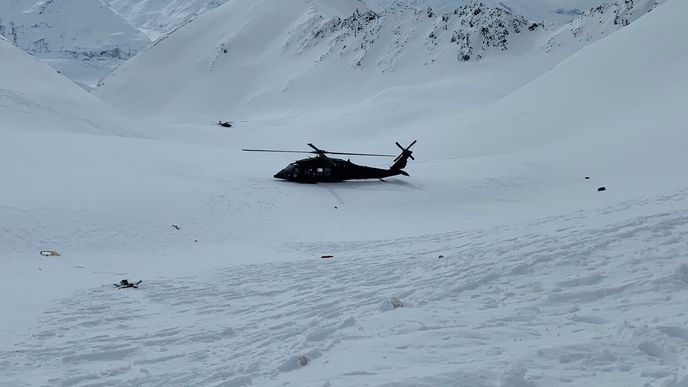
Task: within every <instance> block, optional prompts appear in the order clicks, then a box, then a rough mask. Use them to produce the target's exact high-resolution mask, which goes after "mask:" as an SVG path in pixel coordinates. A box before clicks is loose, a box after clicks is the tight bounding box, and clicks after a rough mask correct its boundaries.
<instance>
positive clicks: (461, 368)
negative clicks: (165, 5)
mask: <svg viewBox="0 0 688 387" xmlns="http://www.w3.org/2000/svg"><path fill="white" fill-rule="evenodd" d="M270 4H271V7H268V3H267V2H250V3H249V2H241V1H237V2H232V3H227V4H225V5H223V6H221V7H218V8H216V9H215V10H212V11H208V12H207V13H205V14H204V15H203V16H201V17H199V18H198V19H196V20H195V21H194V22H193V23H190V24H188V25H187V26H185V27H183V28H182V29H180V30H179V31H178V34H174V35H172V36H170V37H169V38H167V39H165V40H161V41H159V42H158V44H157V45H156V46H155V47H153V48H151V49H150V51H148V52H147V53H145V54H144V55H141V56H140V57H138V58H136V59H135V60H134V61H132V62H131V63H129V64H128V65H126V66H123V67H122V68H121V70H120V71H118V73H117V74H115V75H113V77H111V78H108V79H107V80H106V81H105V85H104V86H103V87H102V88H101V90H99V91H98V92H97V94H98V95H101V96H103V97H104V98H106V99H107V100H108V101H112V102H113V103H114V104H115V105H116V106H117V108H119V109H120V110H122V111H128V112H130V113H132V114H135V115H139V116H145V117H147V119H146V120H145V121H136V120H131V119H128V118H126V119H125V118H121V117H117V116H115V115H114V114H113V113H111V112H109V110H108V109H107V107H105V106H104V105H103V104H102V102H101V101H99V100H97V99H96V98H95V97H94V96H92V95H88V94H86V93H84V92H82V90H80V89H79V88H77V87H75V86H74V85H70V86H71V87H72V88H71V89H70V88H66V87H65V86H64V85H62V82H66V83H67V84H69V82H68V81H66V80H64V79H63V78H61V77H60V76H59V75H58V74H55V73H54V72H51V71H49V69H47V68H46V67H45V66H42V65H40V63H37V62H36V60H34V59H32V58H30V57H28V56H26V55H24V54H23V53H21V52H19V51H18V50H16V49H15V48H13V47H11V46H10V45H9V44H8V43H6V42H0V43H5V44H4V46H0V48H2V47H5V48H6V49H5V50H3V51H2V54H3V58H4V57H5V55H7V56H8V57H11V58H12V59H11V61H10V62H7V63H9V64H10V65H9V67H7V68H10V69H11V72H8V73H5V72H3V73H0V92H2V93H5V94H6V95H13V96H16V95H19V96H20V98H19V97H10V98H7V97H6V98H5V99H3V100H2V101H3V102H2V109H3V110H1V111H0V112H1V113H2V117H3V120H2V121H0V135H2V140H3V141H2V142H0V157H1V160H2V164H1V165H0V179H2V181H3V190H2V191H1V193H0V258H1V259H0V264H1V265H2V267H0V270H1V271H2V273H3V274H4V277H3V281H0V294H3V296H2V297H1V298H0V301H1V302H2V303H1V304H0V310H1V311H2V316H3V317H2V320H0V324H2V325H0V385H8V386H25V385H26V386H34V385H77V386H89V385H91V386H92V385H178V386H194V385H197V386H245V385H256V386H278V385H279V386H284V385H291V386H479V387H481V386H490V387H492V386H495V387H496V386H503V387H524V386H537V387H547V386H569V385H570V386H580V385H594V386H636V385H648V386H653V387H680V386H685V385H686V383H688V372H687V371H686V368H685V366H686V364H687V363H686V362H687V360H688V359H687V357H688V355H687V352H686V348H688V346H686V344H687V341H688V334H687V332H688V315H686V312H685V305H686V301H687V300H688V177H686V176H687V175H686V174H685V173H683V170H682V168H683V166H684V165H687V164H688V153H687V152H685V147H686V144H688V138H687V137H688V134H687V132H686V130H685V122H688V112H687V111H686V109H685V108H684V106H683V105H684V103H683V102H684V101H686V100H688V73H687V72H688V70H687V69H688V45H687V44H685V43H686V42H685V39H686V38H685V34H684V31H683V30H684V28H685V23H684V20H683V18H684V15H686V14H688V3H686V2H685V1H682V0H669V1H667V2H666V3H665V4H663V5H660V6H658V7H657V8H656V9H654V10H652V11H651V12H649V13H647V14H646V15H644V16H642V17H640V18H638V19H637V20H636V21H635V22H634V23H632V24H630V25H629V26H625V27H623V28H621V29H620V30H619V31H618V32H616V33H614V34H612V35H610V36H608V37H606V38H604V39H601V40H599V41H597V42H595V43H593V44H592V45H590V46H588V47H586V48H584V49H582V50H580V51H578V52H577V53H575V54H574V55H572V56H571V57H569V58H567V59H566V60H564V61H562V62H559V61H558V58H557V57H556V55H549V54H546V53H544V52H542V51H538V50H539V48H538V47H533V50H535V52H539V54H533V53H532V52H529V51H523V53H522V55H517V57H513V58H511V59H508V58H506V59H505V58H501V57H494V58H485V60H483V61H480V62H466V63H464V64H462V66H461V71H458V70H456V69H457V67H451V66H448V65H447V63H448V62H442V60H440V62H442V63H438V64H437V65H436V66H434V67H428V66H426V65H425V64H424V63H420V62H414V61H413V60H412V59H413V58H406V59H403V60H402V61H401V62H400V63H399V68H398V70H395V71H393V72H389V73H382V72H380V71H379V70H377V69H376V70H375V71H368V70H367V69H365V68H364V69H357V68H353V67H350V66H347V65H346V64H342V63H341V62H336V61H330V60H325V61H321V62H316V60H317V59H318V58H319V55H313V56H311V57H309V58H306V57H293V58H291V59H289V60H288V61H285V62H284V63H282V62H279V61H273V59H275V58H284V57H289V55H291V54H289V53H286V54H285V51H284V50H285V42H286V41H287V39H286V37H287V36H289V35H288V34H287V35H282V34H281V32H285V31H286V32H288V31H293V29H291V28H293V27H296V26H299V25H300V24H301V23H303V22H305V21H306V19H304V18H303V16H304V15H306V16H307V15H309V13H308V12H305V13H304V11H307V9H308V8H307V7H306V6H305V5H304V6H303V7H297V6H293V4H291V6H290V7H287V6H284V7H282V6H281V5H279V4H275V3H274V2H273V3H270ZM280 4H281V3H280ZM298 4H301V3H298ZM303 4H306V3H305V2H304V3H303ZM308 4H310V5H314V6H318V7H320V8H319V10H320V12H321V13H322V14H326V13H328V12H329V13H332V14H331V16H333V17H334V16H336V15H337V12H341V15H352V14H353V12H354V11H355V10H354V9H351V10H348V9H346V10H341V9H340V10H338V11H335V8H328V7H326V5H328V4H329V5H332V4H335V3H334V2H333V3H330V2H327V1H324V0H320V1H317V2H310V3H308ZM349 4H350V3H336V4H335V5H338V6H339V7H344V6H347V5H349ZM227 9H233V10H236V11H242V12H243V13H239V14H237V15H236V16H235V17H236V18H237V19H236V20H234V21H236V22H238V23H239V22H242V23H243V22H245V24H243V26H244V29H237V30H232V29H231V28H233V27H227V25H226V24H221V25H220V24H213V23H209V24H203V23H201V22H203V21H204V20H206V21H214V20H217V21H219V20H221V19H222V18H224V17H226V15H225V14H224V13H223V12H224V11H226V10H227ZM361 12H364V10H361ZM256 15H258V16H260V17H264V19H260V18H258V19H253V17H258V16H256ZM215 18H217V19H215ZM261 20H262V23H261V22H260V21H261ZM195 23H199V24H198V25H197V26H194V24H195ZM259 25H260V26H262V28H258V26H259ZM201 26H203V27H201ZM265 26H267V29H266V28H265ZM206 28H210V30H207V29H206ZM197 34H198V35H197ZM206 34H210V35H213V34H215V35H213V36H215V38H214V39H212V40H209V41H206V40H204V39H203V37H205V36H208V35H206ZM233 34H237V35H233ZM244 34H245V35H244ZM263 34H265V35H263ZM268 35H269V36H268ZM249 36H251V37H253V38H254V40H251V39H249ZM218 37H219V40H218ZM275 37H278V38H277V40H274V39H275ZM225 38H228V41H229V42H230V43H231V44H230V45H229V46H228V47H229V48H228V51H229V52H240V53H244V55H242V56H234V57H231V60H230V57H223V55H224V52H221V50H222V46H221V45H219V43H221V42H223V41H224V39H225ZM282 38H284V39H282ZM251 42H253V43H254V44H253V45H251V44H249V43H251ZM167 45H169V46H167ZM225 47H227V46H225ZM311 48H312V49H314V51H313V53H320V52H321V51H319V48H318V47H311ZM175 49H178V50H181V49H183V50H185V51H186V52H187V53H188V55H189V56H188V57H187V56H184V57H181V58H179V60H178V61H175V60H173V59H174V58H175V57H174V55H173V53H174V52H175ZM218 50H220V51H218ZM233 50H234V51H233ZM177 52H180V51H177ZM210 52H213V54H210ZM411 52H412V51H411ZM531 54H532V56H530V55H531ZM283 55H286V56H283ZM215 56H217V57H218V58H219V59H218V60H217V62H215V67H212V68H211V67H210V64H211V63H212V58H214V57H215ZM189 58H193V59H189ZM303 58H305V59H303ZM449 58H451V59H452V61H453V62H452V63H451V65H452V66H456V62H455V60H456V57H455V55H454V54H452V55H451V57H450V56H447V57H445V59H449ZM547 58H548V59H547ZM165 59H169V61H165ZM225 59H226V62H225V61H224V60H225ZM193 60H197V62H196V64H197V67H193V66H190V64H192V62H193ZM548 61H549V62H548ZM3 64H4V63H3ZM162 64H164V65H162ZM513 64H516V65H517V66H516V67H513V66H510V65H513ZM425 68H428V69H433V70H432V71H431V70H424V71H423V72H421V69H425ZM46 69H47V70H48V72H46ZM271 69H272V70H274V73H269V71H268V70H271ZM134 70H136V72H135V73H130V71H134ZM433 71H436V73H434V72H433ZM209 73H210V74H211V75H208V74H209ZM5 74H14V76H15V77H16V78H17V80H16V81H14V80H13V79H12V75H5ZM142 74H156V75H157V76H159V78H155V79H153V78H149V77H148V76H146V77H141V75H142ZM266 74H270V75H266ZM413 74H415V75H413ZM411 75H413V76H411ZM136 76H138V77H139V79H140V84H136V82H134V78H135V77H136ZM404 76H409V78H408V80H407V81H406V82H402V83H400V82H401V81H400V80H402V79H403V78H404ZM282 77H286V78H282ZM31 79H37V80H39V81H40V82H39V83H41V84H44V85H45V87H44V88H39V87H37V86H36V85H37V84H34V83H32V82H30V80H31ZM166 81H167V82H169V83H168V84H167V86H165V82H166ZM314 81H318V82H321V83H316V82H314ZM242 82H244V83H242ZM282 82H285V83H282ZM5 85H10V86H5ZM328 87H331V88H332V89H336V90H338V91H335V90H330V89H328ZM282 90H284V91H282ZM144 91H145V92H146V93H148V92H149V91H150V94H145V96H155V100H153V99H152V98H151V99H148V100H147V99H146V98H145V96H144V95H139V94H137V93H141V92H144ZM60 92H64V95H65V96H61V93H60ZM318 97H320V98H318ZM63 98H66V101H68V102H66V101H65V99H63ZM26 101H37V102H35V103H34V102H31V103H27V102H26ZM137 103H140V104H141V105H137ZM67 104H71V105H72V106H73V108H72V110H68V107H63V108H59V109H57V108H56V109H50V107H51V106H58V107H62V106H63V105H67ZM34 105H38V107H36V108H35V109H34V110H31V111H30V112H29V113H27V112H25V111H23V110H22V109H24V107H25V106H34ZM63 111H68V112H70V114H69V117H77V118H76V119H72V120H71V121H62V119H63V117H64V114H63ZM242 114H246V116H247V117H246V118H248V119H249V122H239V120H241V118H244V117H242V116H241V115H242ZM5 117H10V120H5V119H4V118H5ZM100 117H102V119H101V118H100ZM220 118H222V119H237V122H236V125H234V126H233V127H232V128H221V127H218V126H216V125H214V123H215V122H216V121H217V119H220ZM163 120H166V121H170V122H171V123H169V122H168V123H164V122H161V121H163ZM48 121H53V122H54V125H52V126H42V125H40V124H41V123H44V122H48ZM88 121H94V122H98V123H99V125H102V127H101V126H96V125H95V124H78V125H73V122H77V123H78V122H81V123H83V122H88ZM180 122H181V123H180ZM184 122H186V123H184ZM189 122H191V123H189ZM46 128H50V130H47V129H46ZM416 138H417V139H418V140H419V141H418V144H416V145H415V147H414V148H415V152H414V157H416V160H415V161H411V162H409V165H408V167H407V168H406V170H407V171H408V172H409V173H410V175H411V176H410V177H408V178H406V177H404V178H390V179H389V181H387V182H380V181H361V182H350V183H342V184H316V185H302V184H290V183H284V182H279V181H275V180H273V179H272V178H271V176H272V174H273V173H274V172H275V171H277V170H278V169H280V168H282V167H283V166H284V165H286V164H287V163H288V162H290V161H291V160H292V158H291V157H285V156H284V155H283V154H265V155H262V154H260V155H259V154H248V153H241V152H240V151H239V149H240V148H241V147H258V146H260V147H266V148H275V147H278V148H287V149H293V148H295V147H301V146H303V145H305V143H307V142H313V143H314V144H316V145H318V146H320V147H322V148H324V149H330V150H333V151H356V152H385V153H386V152H390V151H391V150H393V149H394V148H395V147H394V145H393V142H394V141H395V140H398V141H399V142H400V143H403V144H404V145H405V144H408V143H409V142H410V141H412V140H413V139H416ZM387 149H389V150H387ZM352 158H353V157H352ZM353 159H354V160H355V161H357V162H361V163H364V162H365V161H363V160H359V159H357V158H353ZM365 163H366V164H371V165H376V166H385V165H386V162H385V160H382V161H380V160H371V161H368V162H365ZM387 165H388V164H387ZM586 177H588V178H586ZM601 187H605V189H606V190H604V191H598V188H601ZM41 250H57V251H59V252H60V253H61V254H62V255H61V256H60V257H42V256H41V255H40V254H39V252H40V251H41ZM326 255H333V256H334V257H333V258H328V259H322V258H321V257H322V256H326ZM123 278H127V279H130V280H140V279H142V280H143V283H142V284H141V286H140V288H138V289H116V288H115V287H114V286H112V283H114V282H119V281H120V280H121V279H123ZM10 295H16V296H10ZM395 305H396V306H400V307H397V308H395Z"/></svg>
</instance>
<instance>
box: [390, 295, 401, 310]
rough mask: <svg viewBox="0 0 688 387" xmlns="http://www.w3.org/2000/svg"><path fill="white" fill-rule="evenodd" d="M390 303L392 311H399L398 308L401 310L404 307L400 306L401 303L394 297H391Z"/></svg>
mask: <svg viewBox="0 0 688 387" xmlns="http://www.w3.org/2000/svg"><path fill="white" fill-rule="evenodd" d="M390 302H391V303H392V307H393V308H394V309H399V308H403V307H404V304H402V303H401V301H399V299H398V298H396V297H392V299H391V300H390Z"/></svg>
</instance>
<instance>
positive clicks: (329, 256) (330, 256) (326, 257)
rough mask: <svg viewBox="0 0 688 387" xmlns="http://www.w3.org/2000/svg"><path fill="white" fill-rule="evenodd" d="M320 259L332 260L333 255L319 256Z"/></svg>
mask: <svg viewBox="0 0 688 387" xmlns="http://www.w3.org/2000/svg"><path fill="white" fill-rule="evenodd" d="M320 258H322V259H330V258H334V255H323V256H321V257H320Z"/></svg>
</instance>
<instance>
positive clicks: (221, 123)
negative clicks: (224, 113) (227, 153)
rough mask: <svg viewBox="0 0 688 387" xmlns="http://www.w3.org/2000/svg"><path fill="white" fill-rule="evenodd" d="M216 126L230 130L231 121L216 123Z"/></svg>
mask: <svg viewBox="0 0 688 387" xmlns="http://www.w3.org/2000/svg"><path fill="white" fill-rule="evenodd" d="M217 125H218V126H222V127H223V128H231V127H232V122H231V121H225V122H222V121H217Z"/></svg>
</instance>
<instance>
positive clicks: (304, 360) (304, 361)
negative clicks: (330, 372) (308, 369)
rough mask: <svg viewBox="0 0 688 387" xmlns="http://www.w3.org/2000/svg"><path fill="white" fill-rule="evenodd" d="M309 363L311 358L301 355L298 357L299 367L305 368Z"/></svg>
mask: <svg viewBox="0 0 688 387" xmlns="http://www.w3.org/2000/svg"><path fill="white" fill-rule="evenodd" d="M310 362H311V358H310V357H308V356H306V355H301V356H299V364H301V367H305V366H307V365H308V363H310Z"/></svg>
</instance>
